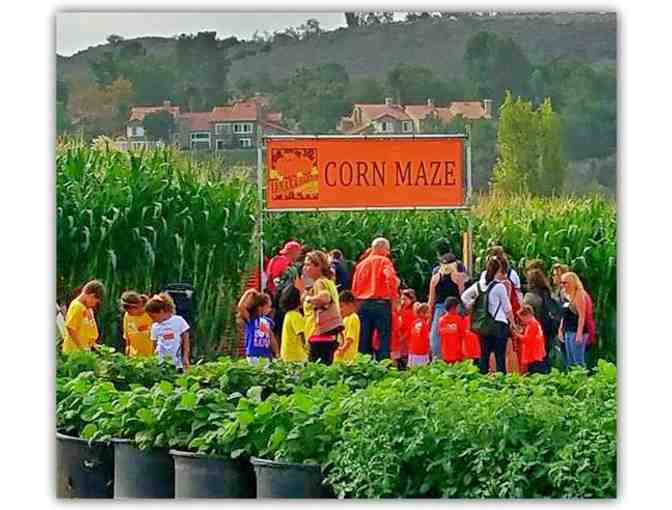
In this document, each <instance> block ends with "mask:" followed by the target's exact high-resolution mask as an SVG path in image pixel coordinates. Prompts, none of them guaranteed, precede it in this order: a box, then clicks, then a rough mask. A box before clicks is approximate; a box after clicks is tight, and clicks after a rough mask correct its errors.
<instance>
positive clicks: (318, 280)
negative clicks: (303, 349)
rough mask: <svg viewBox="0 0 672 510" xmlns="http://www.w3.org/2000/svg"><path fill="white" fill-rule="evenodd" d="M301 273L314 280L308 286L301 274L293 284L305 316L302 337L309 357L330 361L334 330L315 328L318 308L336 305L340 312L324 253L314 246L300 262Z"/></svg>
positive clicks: (332, 358) (316, 326)
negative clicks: (308, 286)
mask: <svg viewBox="0 0 672 510" xmlns="http://www.w3.org/2000/svg"><path fill="white" fill-rule="evenodd" d="M303 277H305V278H306V279H308V280H309V281H311V282H314V283H313V286H312V287H311V288H310V289H307V288H306V282H305V281H304V279H303V278H302V277H298V278H296V279H295V280H294V287H296V289H297V290H298V291H299V292H300V293H301V301H302V302H303V316H304V317H305V337H306V339H307V340H308V344H309V346H310V347H309V359H310V361H321V362H322V363H325V364H327V365H331V363H332V362H333V360H334V351H335V350H336V347H338V343H337V341H336V334H334V333H331V332H328V333H322V334H320V332H319V328H318V316H317V315H318V314H317V311H318V310H320V309H324V308H325V307H328V306H329V305H331V304H332V303H333V304H335V305H336V311H337V313H338V314H339V315H340V313H341V309H340V306H339V302H338V290H337V289H336V284H335V283H334V280H333V278H334V273H333V271H332V269H331V265H330V264H329V260H328V258H327V255H326V253H324V252H322V251H319V250H315V251H311V252H310V253H308V254H307V255H306V258H305V261H304V263H303Z"/></svg>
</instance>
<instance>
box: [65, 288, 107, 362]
mask: <svg viewBox="0 0 672 510" xmlns="http://www.w3.org/2000/svg"><path fill="white" fill-rule="evenodd" d="M104 293H105V287H104V286H103V284H102V283H101V282H99V281H97V280H91V281H90V282H88V283H87V284H86V285H84V287H83V288H82V292H81V293H80V294H79V296H77V297H76V298H75V299H73V300H72V303H70V306H68V312H67V314H66V315H65V336H64V338H63V347H62V349H63V352H73V351H80V350H85V351H88V350H90V349H91V347H92V346H94V345H95V343H96V340H98V325H97V324H96V317H95V316H94V314H93V309H94V308H95V307H97V306H98V305H99V304H100V303H101V302H102V300H103V294H104Z"/></svg>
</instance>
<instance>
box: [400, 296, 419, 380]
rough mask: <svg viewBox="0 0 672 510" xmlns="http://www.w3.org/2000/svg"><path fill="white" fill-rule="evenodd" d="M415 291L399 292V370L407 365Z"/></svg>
mask: <svg viewBox="0 0 672 510" xmlns="http://www.w3.org/2000/svg"><path fill="white" fill-rule="evenodd" d="M416 300H417V299H416V297H415V291H414V290H413V289H404V290H402V291H401V308H400V309H399V344H400V346H399V347H400V348H399V354H400V357H399V365H398V366H399V368H405V367H406V366H407V365H408V345H409V343H410V341H411V326H412V325H413V322H414V321H415V319H417V317H416V316H415V312H414V311H413V306H414V305H415V302H416Z"/></svg>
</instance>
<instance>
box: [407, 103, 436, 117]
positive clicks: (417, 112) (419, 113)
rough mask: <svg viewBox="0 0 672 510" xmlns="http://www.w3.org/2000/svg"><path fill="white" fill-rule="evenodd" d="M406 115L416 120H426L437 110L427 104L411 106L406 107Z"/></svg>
mask: <svg viewBox="0 0 672 510" xmlns="http://www.w3.org/2000/svg"><path fill="white" fill-rule="evenodd" d="M405 110H406V113H408V114H409V115H410V116H411V117H413V118H415V119H424V118H425V117H426V116H427V115H429V114H430V113H432V112H434V111H435V110H436V108H435V107H433V106H427V105H426V104H409V105H406V107H405Z"/></svg>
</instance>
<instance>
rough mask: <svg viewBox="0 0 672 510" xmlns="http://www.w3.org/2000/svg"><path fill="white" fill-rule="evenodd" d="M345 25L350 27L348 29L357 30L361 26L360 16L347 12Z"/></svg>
mask: <svg viewBox="0 0 672 510" xmlns="http://www.w3.org/2000/svg"><path fill="white" fill-rule="evenodd" d="M345 23H346V24H347V25H348V28H355V27H358V26H359V14H358V13H356V12H346V13H345Z"/></svg>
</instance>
